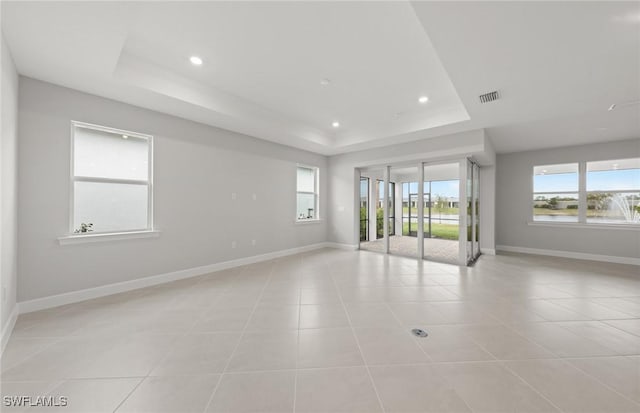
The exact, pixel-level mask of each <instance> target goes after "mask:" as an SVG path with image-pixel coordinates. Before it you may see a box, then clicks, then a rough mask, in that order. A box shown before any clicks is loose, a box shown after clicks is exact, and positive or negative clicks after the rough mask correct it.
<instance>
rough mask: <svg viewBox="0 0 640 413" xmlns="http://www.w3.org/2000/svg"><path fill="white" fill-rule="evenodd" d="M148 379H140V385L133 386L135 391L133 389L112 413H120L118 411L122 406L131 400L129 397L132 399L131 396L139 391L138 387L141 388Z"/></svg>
mask: <svg viewBox="0 0 640 413" xmlns="http://www.w3.org/2000/svg"><path fill="white" fill-rule="evenodd" d="M147 377H148V376H147ZM147 377H141V378H140V381H139V382H138V384H136V385H135V386H133V389H131V391H130V392H129V393H127V395H126V396H125V397H124V398H123V399H122V400H121V401H120V403H118V405H117V406H116V407H115V409H113V412H112V413H116V412H117V411H118V409H119V408H120V407H122V405H123V404H124V403H125V402H126V401H127V400H128V399H129V397H131V395H132V394H133V393H134V392H135V391H136V390H137V389H138V387H140V385H141V384H142V382H143V381H145V380H146V379H147Z"/></svg>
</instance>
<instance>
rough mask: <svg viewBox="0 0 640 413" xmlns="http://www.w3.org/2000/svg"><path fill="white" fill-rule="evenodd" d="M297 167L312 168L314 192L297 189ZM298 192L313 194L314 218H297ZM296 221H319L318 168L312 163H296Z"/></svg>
mask: <svg viewBox="0 0 640 413" xmlns="http://www.w3.org/2000/svg"><path fill="white" fill-rule="evenodd" d="M298 168H306V169H311V170H313V176H314V185H313V189H314V192H305V191H298ZM298 194H306V195H313V196H314V210H315V216H314V218H304V219H300V218H298ZM295 202H296V222H297V223H305V222H318V221H320V168H319V167H317V166H313V165H304V164H300V163H299V164H296V201H295Z"/></svg>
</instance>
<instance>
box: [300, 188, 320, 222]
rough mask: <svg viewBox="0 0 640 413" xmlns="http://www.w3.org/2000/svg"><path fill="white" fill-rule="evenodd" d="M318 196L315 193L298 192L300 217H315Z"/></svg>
mask: <svg viewBox="0 0 640 413" xmlns="http://www.w3.org/2000/svg"><path fill="white" fill-rule="evenodd" d="M315 204H316V196H315V195H314V194H298V209H297V214H296V216H297V217H298V219H315V217H316V212H317V211H316V210H315V208H316V206H315Z"/></svg>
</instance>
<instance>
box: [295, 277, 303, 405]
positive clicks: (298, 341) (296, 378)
mask: <svg viewBox="0 0 640 413" xmlns="http://www.w3.org/2000/svg"><path fill="white" fill-rule="evenodd" d="M297 290H298V332H297V334H296V368H295V374H294V378H293V412H294V413H295V411H296V403H297V401H298V367H299V366H298V359H299V356H300V314H301V312H302V289H301V288H298V289H297Z"/></svg>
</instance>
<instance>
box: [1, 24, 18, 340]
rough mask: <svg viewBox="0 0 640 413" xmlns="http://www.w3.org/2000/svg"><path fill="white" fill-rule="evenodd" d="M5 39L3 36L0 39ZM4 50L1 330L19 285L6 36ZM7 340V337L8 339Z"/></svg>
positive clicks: (14, 85) (14, 86)
mask: <svg viewBox="0 0 640 413" xmlns="http://www.w3.org/2000/svg"><path fill="white" fill-rule="evenodd" d="M0 37H2V36H0ZM1 41H2V44H1V47H0V48H1V49H2V64H1V66H2V80H1V82H2V83H1V89H2V110H1V116H2V121H1V122H0V123H1V124H2V131H1V133H2V136H1V142H0V154H1V156H0V199H1V200H2V201H1V203H0V216H1V217H2V218H1V223H0V224H1V225H0V285H1V291H2V292H1V296H2V305H1V306H0V307H1V308H0V311H1V312H2V313H1V314H0V320H1V322H2V324H1V328H2V330H1V331H4V329H5V327H6V326H7V323H8V322H9V317H10V316H11V312H12V311H13V309H14V307H15V305H16V285H17V268H16V262H17V227H16V224H17V219H18V218H17V214H18V207H17V202H18V196H17V170H18V165H17V157H18V154H17V146H18V130H17V123H18V74H17V72H16V68H15V66H14V64H13V60H12V58H11V53H10V51H9V48H8V47H7V44H6V43H5V41H4V37H2V39H1ZM5 339H6V337H5Z"/></svg>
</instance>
